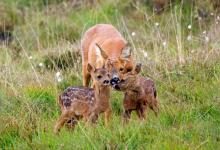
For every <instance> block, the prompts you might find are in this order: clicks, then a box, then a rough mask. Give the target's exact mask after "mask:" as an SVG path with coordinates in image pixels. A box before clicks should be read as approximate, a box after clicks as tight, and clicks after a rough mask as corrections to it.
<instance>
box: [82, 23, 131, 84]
mask: <svg viewBox="0 0 220 150" xmlns="http://www.w3.org/2000/svg"><path fill="white" fill-rule="evenodd" d="M81 45H82V65H83V66H82V73H83V86H89V82H90V76H91V75H90V73H89V72H88V71H87V65H88V63H90V64H92V65H93V66H95V67H97V68H99V67H100V66H103V65H106V64H109V63H110V62H114V63H111V65H112V66H113V67H112V68H114V69H115V70H116V71H114V70H111V69H110V68H108V69H109V71H110V75H111V79H113V78H114V77H117V78H119V79H120V74H121V72H122V71H120V70H121V68H122V69H125V70H126V69H127V68H131V69H132V68H133V59H132V57H131V51H130V46H129V44H128V42H127V41H126V40H125V39H124V38H123V37H122V35H121V34H120V33H119V32H118V30H117V29H116V28H115V27H113V26H112V25H110V24H97V25H95V26H93V27H91V28H89V29H88V30H87V31H86V32H85V34H84V36H83V38H82V43H81ZM107 67H109V65H108V66H107Z"/></svg>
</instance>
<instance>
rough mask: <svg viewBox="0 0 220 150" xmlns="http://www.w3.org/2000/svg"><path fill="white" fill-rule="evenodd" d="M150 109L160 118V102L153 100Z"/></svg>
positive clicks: (153, 98)
mask: <svg viewBox="0 0 220 150" xmlns="http://www.w3.org/2000/svg"><path fill="white" fill-rule="evenodd" d="M149 106H150V109H152V110H153V111H154V114H155V116H156V117H157V116H158V113H159V105H158V101H157V99H156V98H155V97H152V98H151V102H150V104H149Z"/></svg>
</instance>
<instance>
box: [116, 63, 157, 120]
mask: <svg viewBox="0 0 220 150" xmlns="http://www.w3.org/2000/svg"><path fill="white" fill-rule="evenodd" d="M140 70H141V64H137V65H136V67H135V70H133V71H132V72H129V73H126V74H125V75H124V76H123V78H122V80H121V81H120V82H119V83H118V84H117V85H115V86H114V88H115V89H116V90H120V91H123V92H125V94H124V101H123V106H124V114H123V118H124V121H125V122H127V121H128V120H129V119H130V116H131V112H132V111H133V110H136V112H137V115H138V117H139V118H140V119H142V120H144V119H146V109H147V107H148V106H149V107H150V108H151V109H152V110H153V111H154V113H155V115H156V116H157V114H158V112H159V108H158V101H157V99H156V97H157V93H156V87H155V85H154V82H153V81H152V80H151V79H150V78H145V77H141V76H138V73H139V72H140Z"/></svg>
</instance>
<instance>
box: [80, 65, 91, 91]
mask: <svg viewBox="0 0 220 150" xmlns="http://www.w3.org/2000/svg"><path fill="white" fill-rule="evenodd" d="M82 73H83V86H86V87H88V86H89V81H90V78H91V76H90V74H89V72H88V70H87V63H84V64H83V68H82Z"/></svg>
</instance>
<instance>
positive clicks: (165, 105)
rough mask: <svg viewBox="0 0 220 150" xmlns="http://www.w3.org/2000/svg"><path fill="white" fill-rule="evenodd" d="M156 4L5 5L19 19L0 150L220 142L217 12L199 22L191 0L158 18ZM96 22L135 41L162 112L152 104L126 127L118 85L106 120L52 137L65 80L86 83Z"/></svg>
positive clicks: (6, 78) (22, 1) (11, 1)
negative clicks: (87, 52)
mask: <svg viewBox="0 0 220 150" xmlns="http://www.w3.org/2000/svg"><path fill="white" fill-rule="evenodd" d="M196 5H198V6H196V7H199V3H196ZM151 6H152V4H151V3H150V2H149V1H140V3H138V2H134V1H132V0H129V1H125V0H123V1H119V0H117V1H113V0H104V1H101V2H100V3H95V4H89V3H86V0H84V1H83V2H82V3H77V4H75V5H74V4H73V3H71V1H66V0H56V1H52V0H48V1H47V0H37V1H29V0H17V1H16V0H3V1H2V2H0V10H1V9H2V8H4V9H3V12H4V13H2V14H0V19H1V20H4V23H5V24H6V25H9V26H13V28H11V30H12V32H13V36H14V39H13V41H12V42H11V43H9V44H5V43H0V44H1V45H0V149H156V150H158V149H161V150H164V149H167V150H169V149H178V150H179V149H181V150H182V149H213V150H216V149H220V126H219V124H220V92H219V91H220V80H219V76H220V61H219V60H220V53H219V47H220V44H219V43H220V42H219V40H218V39H214V40H213V39H212V33H213V31H215V33H216V34H218V32H219V31H220V30H218V28H219V27H218V26H217V25H216V22H215V21H216V18H217V14H215V15H214V17H211V18H209V19H207V20H202V21H198V20H196V19H195V18H194V15H196V14H195V12H196V11H195V8H194V7H191V6H189V5H187V4H184V5H180V4H178V3H177V4H175V5H173V6H172V7H171V8H169V9H168V10H167V11H165V12H164V13H163V14H161V15H159V16H157V15H155V14H154V13H153V12H152V8H151ZM208 8H209V9H210V10H211V11H212V7H211V5H210V6H209V7H208ZM97 23H111V24H113V25H114V26H116V27H117V29H118V30H119V31H120V32H121V33H122V34H123V36H124V37H126V39H127V40H128V41H129V42H130V43H131V45H132V47H133V55H134V58H135V61H136V62H141V63H142V64H143V69H142V75H143V76H148V77H151V78H152V79H153V80H154V81H155V83H156V86H157V91H158V100H159V104H160V105H159V106H160V114H159V116H158V117H155V115H154V114H153V112H152V111H150V110H148V118H147V120H146V121H144V122H141V121H139V120H138V118H137V116H136V114H135V113H133V114H132V119H131V122H130V123H129V124H127V125H123V124H122V121H121V115H122V113H123V106H122V99H123V93H121V92H116V91H113V92H112V94H111V106H112V109H113V114H112V117H111V122H110V125H109V127H105V126H104V122H103V117H102V116H101V117H100V118H99V121H98V123H97V124H96V125H91V126H88V125H85V124H84V123H83V122H80V123H79V124H78V126H77V127H76V128H75V130H74V131H69V130H67V129H65V128H63V129H62V130H61V132H60V134H59V135H54V134H53V132H52V131H53V127H54V125H55V122H56V120H57V118H58V116H59V115H60V110H59V107H58V105H57V97H58V95H59V93H61V92H62V91H63V90H64V89H65V88H66V87H68V86H81V85H82V76H81V58H80V57H81V56H80V55H79V54H80V53H79V47H80V45H79V43H80V40H81V37H82V34H83V33H84V32H85V30H86V29H88V28H89V27H91V26H92V25H94V24H97ZM156 23H158V24H159V26H156V25H155V24H156ZM188 25H192V29H191V30H189V29H188V28H187V27H188ZM2 29H4V25H3V24H1V23H0V31H1V30H2ZM205 30H206V32H207V35H205V34H204V33H203V32H204V31H205ZM132 32H135V33H136V34H135V36H132V35H131V33H132ZM219 34H220V33H219ZM188 35H192V40H190V41H188V40H187V36H188ZM205 36H209V39H210V40H209V41H205ZM213 36H214V35H213ZM217 37H218V36H217ZM164 42H166V45H164V44H163V43H164ZM71 51H73V53H71ZM143 52H147V54H148V56H147V57H146V58H145V57H144V55H143ZM39 64H43V66H40V65H39ZM58 71H59V72H60V73H61V76H62V81H61V82H58V81H57V79H56V77H55V74H56V73H57V72H58Z"/></svg>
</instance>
